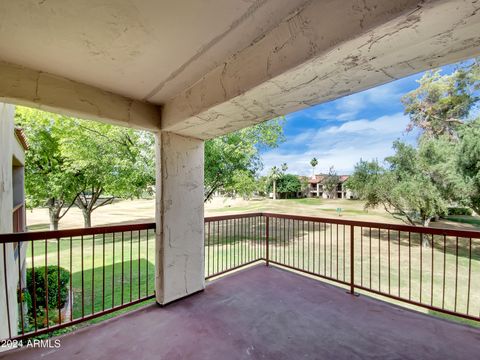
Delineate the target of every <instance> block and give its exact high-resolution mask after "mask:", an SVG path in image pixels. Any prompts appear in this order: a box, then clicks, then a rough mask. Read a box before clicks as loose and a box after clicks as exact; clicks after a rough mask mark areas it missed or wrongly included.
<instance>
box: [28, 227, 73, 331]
mask: <svg viewBox="0 0 480 360" xmlns="http://www.w3.org/2000/svg"><path fill="white" fill-rule="evenodd" d="M32 244H33V242H32ZM72 248H73V239H72V237H71V236H70V321H73V275H72V274H73V271H72V267H73V253H72V250H73V249H72ZM32 249H33V247H32ZM32 268H33V269H35V267H33V264H32ZM33 278H34V279H35V272H34V273H33ZM33 286H34V288H33V292H34V293H35V297H34V299H35V301H34V303H33V308H34V309H36V308H37V304H36V298H37V296H36V290H35V281H34V282H33ZM34 311H35V330H37V327H36V326H37V314H36V310H34Z"/></svg>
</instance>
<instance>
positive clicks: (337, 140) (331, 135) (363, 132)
mask: <svg viewBox="0 0 480 360" xmlns="http://www.w3.org/2000/svg"><path fill="white" fill-rule="evenodd" d="M407 123H408V118H407V117H406V116H404V115H403V114H402V113H396V114H392V115H385V116H381V117H379V118H377V119H374V120H367V119H361V120H354V121H349V122H346V123H344V124H342V125H340V126H330V127H324V128H321V129H309V130H306V131H304V132H303V133H301V134H299V135H297V136H294V137H293V138H290V139H287V142H286V143H285V144H284V145H282V146H281V147H280V148H278V149H275V150H271V151H269V152H267V153H265V154H263V155H262V159H263V162H264V170H263V174H265V173H267V172H268V169H270V168H271V167H272V166H274V165H277V166H278V165H279V164H281V163H284V162H286V163H287V164H288V167H289V170H288V171H289V172H291V173H294V174H298V175H311V174H312V168H311V166H310V160H311V159H312V158H313V157H316V158H317V160H318V166H317V168H316V172H317V173H319V172H327V171H328V169H329V167H330V166H332V165H333V166H334V167H335V169H336V170H337V172H338V173H346V174H348V173H351V172H352V170H353V167H354V166H355V164H356V163H357V162H358V161H359V160H360V158H363V159H368V160H369V159H374V158H377V159H379V160H383V159H384V158H385V157H386V156H389V155H392V154H393V150H392V142H393V141H394V140H396V139H397V138H401V137H402V138H403V140H405V141H408V142H411V141H413V140H414V134H411V133H410V134H405V133H404V130H405V128H406V126H407Z"/></svg>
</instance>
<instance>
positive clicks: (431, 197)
mask: <svg viewBox="0 0 480 360" xmlns="http://www.w3.org/2000/svg"><path fill="white" fill-rule="evenodd" d="M439 149H440V147H432V144H431V143H430V142H423V143H421V144H420V149H416V148H414V147H412V146H410V145H407V144H404V143H402V142H399V141H396V142H395V143H394V150H395V155H393V156H390V157H388V158H387V159H386V161H387V167H383V166H381V165H380V164H379V163H378V162H377V161H371V162H367V161H363V160H361V161H360V162H359V163H358V164H357V165H356V166H355V170H354V172H353V174H352V176H351V177H350V179H349V180H348V186H349V188H351V189H352V190H353V191H354V192H355V193H356V194H358V196H359V197H360V198H361V199H363V200H366V204H365V207H366V208H375V207H377V206H382V207H383V208H384V209H385V211H387V212H388V213H390V214H391V215H392V216H393V217H394V218H397V219H399V220H402V221H404V222H405V223H407V224H410V225H414V226H415V225H418V224H421V225H423V226H429V224H430V221H431V220H432V218H434V217H435V216H437V215H442V214H445V213H446V211H447V206H448V204H449V201H448V200H447V199H448V197H449V195H448V194H449V192H450V191H452V189H454V187H452V185H451V184H450V181H451V180H449V179H448V178H445V177H443V174H442V173H441V172H438V169H439V166H440V165H439V164H441V163H445V162H448V161H449V160H448V157H449V156H450V153H449V152H448V151H445V152H443V151H439ZM441 184H443V186H442V185H441ZM422 243H423V245H425V246H427V245H429V239H428V237H424V238H423V239H422Z"/></svg>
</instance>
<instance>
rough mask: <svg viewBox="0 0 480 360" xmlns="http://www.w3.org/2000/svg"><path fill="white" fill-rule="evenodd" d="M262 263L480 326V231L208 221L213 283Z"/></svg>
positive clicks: (257, 217) (250, 217) (307, 220)
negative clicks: (475, 322) (247, 267)
mask: <svg viewBox="0 0 480 360" xmlns="http://www.w3.org/2000/svg"><path fill="white" fill-rule="evenodd" d="M422 243H424V244H423V245H422ZM252 249H253V250H252ZM257 261H264V262H266V264H267V265H268V264H276V265H281V266H283V267H286V268H289V269H293V270H297V271H301V272H304V273H307V274H310V275H314V276H317V277H320V278H323V279H326V280H329V281H333V282H336V283H339V284H341V285H344V286H346V287H348V288H349V290H350V292H351V293H352V294H353V293H354V292H355V290H361V291H365V292H370V293H373V294H376V295H381V296H383V297H387V298H390V299H393V300H395V301H398V302H401V303H408V304H411V305H415V306H420V307H423V308H427V309H429V310H431V311H437V312H441V313H446V314H449V315H455V316H460V317H463V318H467V319H471V320H476V321H480V232H479V231H465V230H453V229H440V228H425V227H417V226H408V225H397V224H382V223H375V222H364V221H351V220H344V219H340V218H333V219H330V218H318V217H310V216H308V217H307V216H296V215H285V214H272V213H253V214H242V215H228V216H216V217H209V218H206V219H205V273H206V277H207V278H211V277H214V276H218V275H220V274H223V273H225V272H228V271H231V270H233V269H236V268H238V267H241V266H245V265H248V264H251V263H253V262H257Z"/></svg>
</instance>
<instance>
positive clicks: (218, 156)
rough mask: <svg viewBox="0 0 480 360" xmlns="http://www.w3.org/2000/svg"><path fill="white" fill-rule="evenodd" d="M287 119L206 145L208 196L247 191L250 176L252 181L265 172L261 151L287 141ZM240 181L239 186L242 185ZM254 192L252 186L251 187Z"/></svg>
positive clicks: (249, 129) (265, 124)
mask: <svg viewBox="0 0 480 360" xmlns="http://www.w3.org/2000/svg"><path fill="white" fill-rule="evenodd" d="M283 123H284V120H283V119H282V118H281V119H273V120H270V121H267V122H264V123H260V124H257V125H255V126H252V127H249V128H245V129H242V130H238V131H235V132H233V133H230V134H227V135H224V136H221V137H218V138H214V139H211V140H207V141H206V142H205V196H204V200H205V201H207V200H208V199H209V198H210V197H211V196H212V195H213V193H214V192H215V191H216V190H219V189H221V188H222V189H234V188H236V187H237V186H240V187H243V188H244V190H245V189H246V188H245V184H246V182H245V180H246V177H247V176H250V178H251V179H252V180H253V179H254V177H255V175H256V174H257V172H258V171H259V170H261V169H262V162H261V158H260V152H261V151H262V150H265V149H271V148H275V147H277V146H278V144H279V143H281V142H283V141H284V140H285V138H284V136H283ZM239 181H240V183H239ZM248 188H249V189H251V187H250V186H249V187H248Z"/></svg>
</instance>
